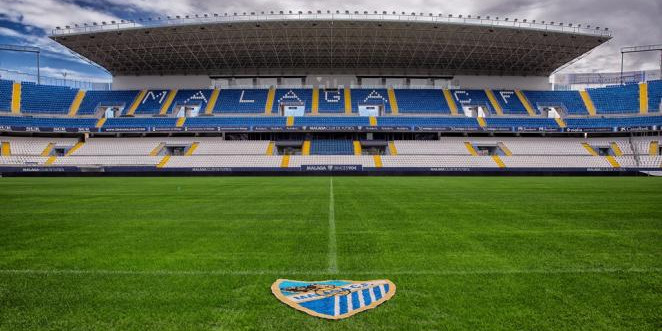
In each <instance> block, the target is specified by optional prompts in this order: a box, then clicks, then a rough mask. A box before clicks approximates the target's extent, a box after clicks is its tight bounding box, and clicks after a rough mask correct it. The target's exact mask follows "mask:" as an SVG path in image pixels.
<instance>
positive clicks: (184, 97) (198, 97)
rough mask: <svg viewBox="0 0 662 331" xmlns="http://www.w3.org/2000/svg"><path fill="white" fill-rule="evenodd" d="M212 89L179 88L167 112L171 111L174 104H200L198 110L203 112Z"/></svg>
mask: <svg viewBox="0 0 662 331" xmlns="http://www.w3.org/2000/svg"><path fill="white" fill-rule="evenodd" d="M212 92H213V90H204V89H203V90H179V91H177V95H175V98H174V99H173V100H172V104H171V105H170V109H168V114H170V113H172V111H173V109H174V108H175V107H176V106H183V105H189V106H200V112H202V113H204V111H205V108H206V107H207V103H209V99H210V98H211V94H212Z"/></svg>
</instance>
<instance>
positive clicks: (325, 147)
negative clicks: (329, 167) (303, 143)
mask: <svg viewBox="0 0 662 331" xmlns="http://www.w3.org/2000/svg"><path fill="white" fill-rule="evenodd" d="M310 154H311V155H353V154H354V145H353V144H352V141H351V140H334V139H316V140H313V141H311V143H310Z"/></svg>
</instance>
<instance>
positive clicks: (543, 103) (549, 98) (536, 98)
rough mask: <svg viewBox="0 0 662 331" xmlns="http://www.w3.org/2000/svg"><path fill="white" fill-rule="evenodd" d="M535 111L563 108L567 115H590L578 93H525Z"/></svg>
mask: <svg viewBox="0 0 662 331" xmlns="http://www.w3.org/2000/svg"><path fill="white" fill-rule="evenodd" d="M523 93H524V95H525V96H526V98H527V99H528V100H529V103H531V106H532V107H533V108H535V109H539V108H540V107H561V108H562V109H565V111H566V112H567V115H583V116H587V115H588V110H586V106H585V105H584V101H583V100H582V97H581V96H580V95H579V92H578V91H523Z"/></svg>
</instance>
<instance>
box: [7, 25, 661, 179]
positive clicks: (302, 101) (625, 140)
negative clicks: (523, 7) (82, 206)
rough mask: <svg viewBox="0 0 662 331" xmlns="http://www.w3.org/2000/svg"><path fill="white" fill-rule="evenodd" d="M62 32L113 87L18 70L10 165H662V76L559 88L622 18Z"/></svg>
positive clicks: (174, 169)
mask: <svg viewBox="0 0 662 331" xmlns="http://www.w3.org/2000/svg"><path fill="white" fill-rule="evenodd" d="M52 38H53V39H54V40H55V41H57V42H59V43H61V44H63V45H65V46H66V47H68V48H70V49H71V50H72V51H74V52H76V53H78V54H80V55H81V56H83V57H85V58H87V59H89V60H90V61H93V62H96V63H98V64H99V65H101V66H103V67H104V68H106V69H107V70H108V71H109V72H111V73H112V74H113V76H114V84H113V85H114V86H113V90H112V91H94V90H80V89H71V88H66V87H55V86H47V85H37V84H33V83H28V82H17V81H0V112H2V113H1V114H0V131H2V132H3V133H2V136H0V138H1V139H0V140H1V141H2V156H1V157H0V168H2V169H0V172H3V173H7V174H25V173H38V174H45V173H81V172H85V173H91V174H102V173H123V174H127V173H139V174H144V173H154V174H171V173H177V174H180V173H200V174H221V173H267V174H277V173H278V174H283V173H319V172H324V173H335V172H342V173H363V174H365V173H377V174H384V173H428V174H429V173H445V174H449V173H453V174H455V173H500V174H516V173H541V172H544V173H566V174H567V173H580V174H586V173H600V174H640V173H642V172H644V171H645V172H649V173H650V172H656V171H659V170H660V169H661V168H662V157H661V156H660V154H661V150H660V141H661V139H660V127H662V116H660V115H661V114H660V109H661V100H662V81H651V82H646V83H641V84H626V85H618V86H609V87H605V88H598V89H586V90H575V91H551V90H550V85H549V75H550V74H551V73H553V72H554V71H556V70H557V69H559V68H561V67H563V66H565V65H567V64H569V63H572V62H573V61H575V60H576V59H579V58H581V57H582V56H584V55H585V54H586V53H587V52H589V51H590V50H592V49H594V48H595V47H598V46H600V45H601V44H603V43H605V42H607V41H608V40H609V39H610V38H611V34H610V32H609V31H608V30H607V29H601V28H595V27H588V26H586V27H582V26H575V25H571V24H560V23H554V22H536V21H527V20H519V19H512V18H498V17H489V16H485V17H480V16H474V17H471V16H466V17H462V16H459V17H458V16H452V15H441V14H436V15H432V14H420V13H410V14H404V13H403V14H396V13H376V12H374V13H368V12H363V13H359V12H355V13H349V12H335V13H332V12H316V13H314V12H308V13H268V14H264V13H260V14H256V13H251V14H246V15H213V14H212V15H197V17H189V18H187V17H184V18H181V17H175V18H157V19H152V20H143V21H140V22H102V23H101V24H89V25H83V26H74V27H71V26H69V27H64V28H58V29H55V30H54V31H53V34H52Z"/></svg>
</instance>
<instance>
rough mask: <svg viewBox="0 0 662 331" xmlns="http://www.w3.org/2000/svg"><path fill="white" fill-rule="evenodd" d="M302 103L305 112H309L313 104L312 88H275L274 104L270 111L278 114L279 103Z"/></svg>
mask: <svg viewBox="0 0 662 331" xmlns="http://www.w3.org/2000/svg"><path fill="white" fill-rule="evenodd" d="M293 103H294V104H303V106H304V108H305V110H306V113H310V111H311V109H312V106H313V90H311V89H277V90H276V94H275V95H274V104H273V105H272V108H271V112H272V113H273V114H278V110H279V109H280V105H281V104H293Z"/></svg>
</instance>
